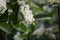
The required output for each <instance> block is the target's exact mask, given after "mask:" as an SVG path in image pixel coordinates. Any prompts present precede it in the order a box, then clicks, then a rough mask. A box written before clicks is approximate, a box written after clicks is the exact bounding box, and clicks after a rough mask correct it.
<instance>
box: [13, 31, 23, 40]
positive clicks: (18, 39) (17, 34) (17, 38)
mask: <svg viewBox="0 0 60 40" xmlns="http://www.w3.org/2000/svg"><path fill="white" fill-rule="evenodd" d="M19 36H20V32H17V33H16V34H15V35H14V37H13V39H14V40H23V39H22V38H20V37H19Z"/></svg>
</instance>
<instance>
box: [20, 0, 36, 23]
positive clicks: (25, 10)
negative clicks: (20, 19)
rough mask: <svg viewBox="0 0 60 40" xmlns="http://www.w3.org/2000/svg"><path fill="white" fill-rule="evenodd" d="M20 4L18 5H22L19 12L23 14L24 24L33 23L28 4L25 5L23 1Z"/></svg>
mask: <svg viewBox="0 0 60 40" xmlns="http://www.w3.org/2000/svg"><path fill="white" fill-rule="evenodd" d="M21 2H22V3H19V4H22V5H21V6H20V12H21V13H22V14H23V16H24V19H25V20H26V22H27V23H28V24H32V22H33V21H35V19H34V17H33V14H32V11H31V10H30V6H29V4H25V2H24V1H21Z"/></svg>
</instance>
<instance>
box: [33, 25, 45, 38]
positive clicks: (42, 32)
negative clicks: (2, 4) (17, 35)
mask: <svg viewBox="0 0 60 40" xmlns="http://www.w3.org/2000/svg"><path fill="white" fill-rule="evenodd" d="M44 32H45V28H44V25H43V24H41V25H40V27H39V28H37V29H36V30H35V31H34V32H33V33H32V35H36V37H37V38H39V37H41V36H42V35H43V34H44Z"/></svg>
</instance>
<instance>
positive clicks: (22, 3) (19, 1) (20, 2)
mask: <svg viewBox="0 0 60 40" xmlns="http://www.w3.org/2000/svg"><path fill="white" fill-rule="evenodd" d="M17 2H18V4H19V5H25V2H24V1H23V0H22V1H21V0H17Z"/></svg>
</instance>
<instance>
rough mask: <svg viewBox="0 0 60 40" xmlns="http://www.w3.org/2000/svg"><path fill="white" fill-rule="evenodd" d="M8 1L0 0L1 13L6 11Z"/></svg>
mask: <svg viewBox="0 0 60 40" xmlns="http://www.w3.org/2000/svg"><path fill="white" fill-rule="evenodd" d="M6 9H7V8H6V1H5V0H0V13H2V14H3V13H4V12H5V11H6Z"/></svg>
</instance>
